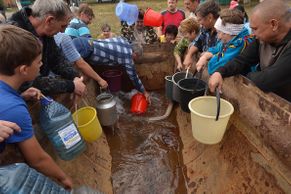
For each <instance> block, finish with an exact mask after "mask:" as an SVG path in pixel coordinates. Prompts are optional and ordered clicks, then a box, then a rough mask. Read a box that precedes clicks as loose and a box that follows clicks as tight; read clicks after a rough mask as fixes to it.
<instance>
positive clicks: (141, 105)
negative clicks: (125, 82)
mask: <svg viewBox="0 0 291 194" xmlns="http://www.w3.org/2000/svg"><path fill="white" fill-rule="evenodd" d="M147 107H148V102H147V99H146V97H145V95H143V94H141V93H137V94H135V95H134V96H132V98H131V108H130V111H131V112H132V113H136V114H142V113H145V112H146V110H147Z"/></svg>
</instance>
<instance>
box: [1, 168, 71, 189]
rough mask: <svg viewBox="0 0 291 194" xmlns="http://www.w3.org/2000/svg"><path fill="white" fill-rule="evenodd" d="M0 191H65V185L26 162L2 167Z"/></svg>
mask: <svg viewBox="0 0 291 194" xmlns="http://www.w3.org/2000/svg"><path fill="white" fill-rule="evenodd" d="M0 193H11V194H16V193H17V194H21V193H23V194H25V193H42V194H46V193H62V194H63V193H64V194H69V193H70V192H69V191H66V190H65V189H64V188H63V187H61V186H60V185H58V184H57V183H55V182H53V181H52V180H51V179H50V178H48V177H46V176H44V175H43V174H41V173H39V172H37V171H36V170H34V169H33V168H30V167H29V166H27V165H26V164H24V163H16V164H12V165H8V166H3V167H0Z"/></svg>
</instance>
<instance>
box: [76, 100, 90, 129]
mask: <svg viewBox="0 0 291 194" xmlns="http://www.w3.org/2000/svg"><path fill="white" fill-rule="evenodd" d="M81 100H82V102H83V103H84V104H85V106H89V105H88V102H87V100H85V99H84V98H83V97H81ZM78 101H79V96H77V95H75V100H74V107H75V113H76V124H77V126H78V123H79V121H78V118H79V117H78V111H77V110H78Z"/></svg>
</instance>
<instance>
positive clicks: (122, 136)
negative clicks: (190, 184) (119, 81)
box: [104, 92, 187, 194]
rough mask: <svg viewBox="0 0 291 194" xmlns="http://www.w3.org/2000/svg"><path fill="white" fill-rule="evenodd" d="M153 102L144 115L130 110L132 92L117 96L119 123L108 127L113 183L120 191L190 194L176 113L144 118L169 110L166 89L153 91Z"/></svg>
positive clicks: (106, 131)
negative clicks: (153, 120) (151, 118)
mask: <svg viewBox="0 0 291 194" xmlns="http://www.w3.org/2000/svg"><path fill="white" fill-rule="evenodd" d="M151 96H152V98H151V99H152V104H151V106H150V107H149V108H148V110H147V113H146V114H144V115H139V116H137V115H133V114H131V113H130V95H128V94H124V93H121V94H119V97H118V99H117V101H118V106H117V109H118V112H119V113H120V114H119V123H118V127H115V130H114V133H113V131H112V129H110V128H106V129H104V131H105V133H106V134H107V140H108V143H109V146H110V151H111V155H112V183H113V190H114V193H116V194H121V193H122V194H123V193H134V194H147V193H149V194H155V193H158V194H163V193H165V194H171V193H187V189H186V181H185V178H184V177H185V176H184V172H183V169H184V166H183V161H182V156H181V150H182V143H181V140H180V137H179V131H178V127H177V123H176V117H175V115H174V113H172V114H171V115H170V117H169V118H168V119H166V120H163V121H155V122H147V121H146V120H145V119H144V118H145V117H151V116H159V115H163V114H164V113H165V110H166V108H167V100H166V99H165V98H164V96H163V95H162V92H154V93H152V94H151Z"/></svg>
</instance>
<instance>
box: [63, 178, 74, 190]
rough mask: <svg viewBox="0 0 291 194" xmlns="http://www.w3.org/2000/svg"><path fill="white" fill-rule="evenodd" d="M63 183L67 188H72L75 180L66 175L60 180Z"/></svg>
mask: <svg viewBox="0 0 291 194" xmlns="http://www.w3.org/2000/svg"><path fill="white" fill-rule="evenodd" d="M60 182H61V184H62V185H63V186H64V188H65V189H66V190H72V189H73V181H72V179H71V178H70V177H68V176H65V178H63V179H61V180H60Z"/></svg>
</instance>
